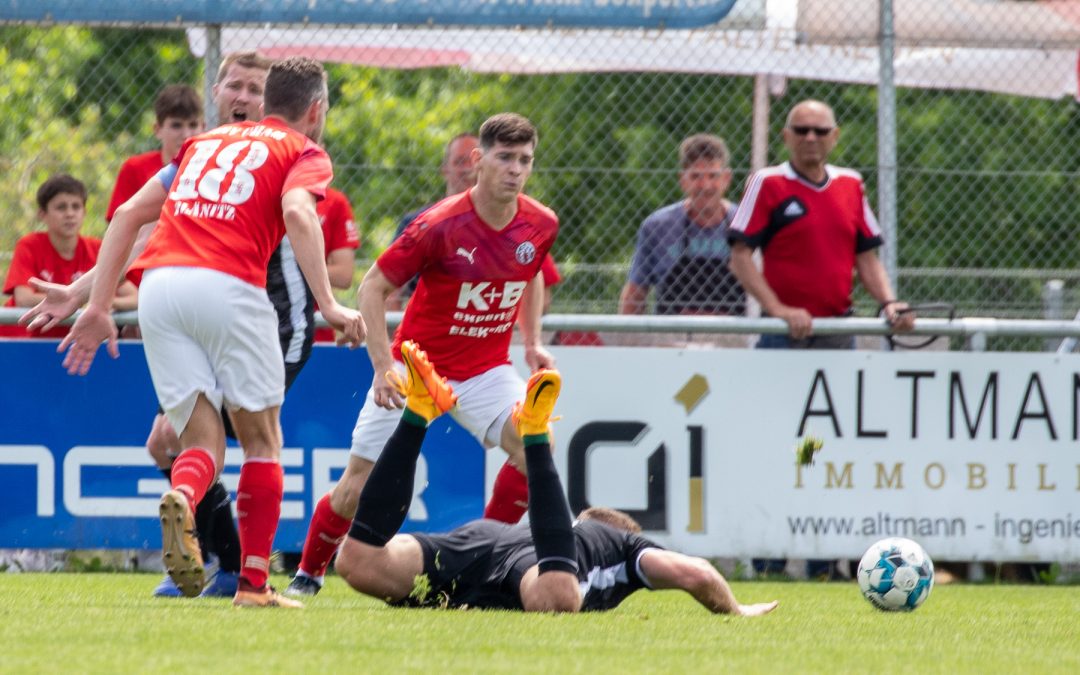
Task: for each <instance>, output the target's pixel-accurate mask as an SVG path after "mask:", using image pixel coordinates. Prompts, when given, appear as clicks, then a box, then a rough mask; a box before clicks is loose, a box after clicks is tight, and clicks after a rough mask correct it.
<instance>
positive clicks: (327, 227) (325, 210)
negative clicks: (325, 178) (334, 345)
mask: <svg viewBox="0 0 1080 675" xmlns="http://www.w3.org/2000/svg"><path fill="white" fill-rule="evenodd" d="M315 210H316V211H317V212H318V214H319V223H320V224H321V225H322V231H323V245H324V248H325V251H326V256H327V257H329V256H330V253H331V252H333V251H337V250H339V249H343V248H351V249H354V250H355V249H357V248H360V234H359V233H358V232H357V230H356V222H355V221H354V220H353V212H352V206H350V205H349V198H348V197H346V196H345V195H344V194H342V193H340V192H338V191H337V190H335V189H333V188H326V199H324V200H322V201H321V202H319V204H318V205H317V206H316V207H315ZM333 341H334V329H333V328H316V329H315V342H333Z"/></svg>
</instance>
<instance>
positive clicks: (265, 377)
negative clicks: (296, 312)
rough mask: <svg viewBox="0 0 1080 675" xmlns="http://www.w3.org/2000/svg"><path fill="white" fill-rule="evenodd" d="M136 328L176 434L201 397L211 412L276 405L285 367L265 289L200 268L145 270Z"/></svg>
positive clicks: (281, 397) (282, 394)
mask: <svg viewBox="0 0 1080 675" xmlns="http://www.w3.org/2000/svg"><path fill="white" fill-rule="evenodd" d="M139 327H140V328H141V329H142V337H143V347H144V349H145V351H146V363H147V365H148V366H149V367H150V377H151V379H152V380H153V382H154V391H155V392H156V393H157V397H158V403H159V404H161V408H162V410H164V411H165V415H166V416H167V417H168V418H169V422H170V423H171V424H172V425H173V428H174V429H176V433H177V434H179V433H181V432H182V431H183V430H184V427H186V426H187V423H188V420H189V419H191V412H192V410H194V408H195V400H196V399H197V398H198V395H199V394H203V395H205V396H206V398H207V399H208V400H209V401H210V404H211V405H213V406H214V407H215V408H220V407H221V405H222V404H223V403H224V405H226V406H228V407H229V408H230V409H231V410H236V409H243V410H248V411H251V412H257V411H259V410H265V409H266V408H270V407H272V406H278V405H281V402H282V401H283V400H284V398H285V366H284V362H283V360H282V358H281V343H280V341H279V340H278V318H277V313H276V312H274V307H273V305H272V304H270V300H269V298H267V296H266V290H265V289H263V288H260V287H258V286H253V285H252V284H249V283H247V282H245V281H241V280H240V279H238V278H236V277H234V276H232V275H229V274H225V273H223V272H218V271H216V270H209V269H204V268H201V267H160V268H155V269H151V270H148V271H147V272H146V274H145V275H144V276H143V281H142V284H141V285H140V286H139Z"/></svg>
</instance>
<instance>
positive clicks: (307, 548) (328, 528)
mask: <svg viewBox="0 0 1080 675" xmlns="http://www.w3.org/2000/svg"><path fill="white" fill-rule="evenodd" d="M350 525H352V519H351V518H343V517H341V516H339V515H338V514H336V513H334V509H332V508H330V494H329V493H327V494H325V495H323V496H322V499H320V500H319V503H318V504H316V505H315V513H313V514H311V524H310V525H308V531H307V539H305V540H304V553H303V555H302V556H301V557H300V571H302V572H303V573H304V574H306V575H308V576H310V577H314V578H316V579H317V578H319V577H321V576H324V575H325V574H326V567H327V566H328V565H329V564H330V558H333V557H334V552H335V551H337V549H338V546H340V545H341V542H342V541H344V540H345V535H346V534H347V533H348V532H349V526H350Z"/></svg>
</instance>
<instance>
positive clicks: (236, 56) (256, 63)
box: [214, 52, 274, 83]
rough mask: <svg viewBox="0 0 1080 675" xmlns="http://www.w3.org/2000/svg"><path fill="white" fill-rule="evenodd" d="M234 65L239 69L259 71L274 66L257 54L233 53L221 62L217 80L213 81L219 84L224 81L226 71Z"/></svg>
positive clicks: (269, 60)
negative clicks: (255, 69)
mask: <svg viewBox="0 0 1080 675" xmlns="http://www.w3.org/2000/svg"><path fill="white" fill-rule="evenodd" d="M234 63H235V64H236V65H238V66H240V67H241V68H257V69H259V70H270V66H272V65H274V62H273V61H272V60H271V59H268V58H266V57H265V56H259V53H258V52H233V53H231V54H229V55H227V56H226V57H225V58H224V59H223V60H222V61H221V65H220V66H218V71H217V79H216V80H214V81H215V82H217V83H220V82H221V81H222V80H223V79H225V73H226V71H228V70H229V66H231V65H232V64H234Z"/></svg>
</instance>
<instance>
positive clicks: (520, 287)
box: [457, 281, 528, 312]
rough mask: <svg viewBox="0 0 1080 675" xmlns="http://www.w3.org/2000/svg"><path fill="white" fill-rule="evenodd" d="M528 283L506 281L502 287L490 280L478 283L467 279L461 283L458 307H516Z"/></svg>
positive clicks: (484, 310)
mask: <svg viewBox="0 0 1080 675" xmlns="http://www.w3.org/2000/svg"><path fill="white" fill-rule="evenodd" d="M527 285H528V284H527V282H524V281H505V282H503V284H502V288H501V289H500V288H499V286H498V284H494V283H492V282H490V281H481V282H480V283H477V284H473V283H470V282H468V281H466V282H465V283H463V284H461V289H460V290H459V291H458V299H457V308H458V309H476V310H480V311H481V312H486V311H487V310H489V309H491V308H492V307H498V308H499V309H506V308H509V307H514V306H516V305H517V304H518V300H521V295H522V293H524V292H525V286H527Z"/></svg>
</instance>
